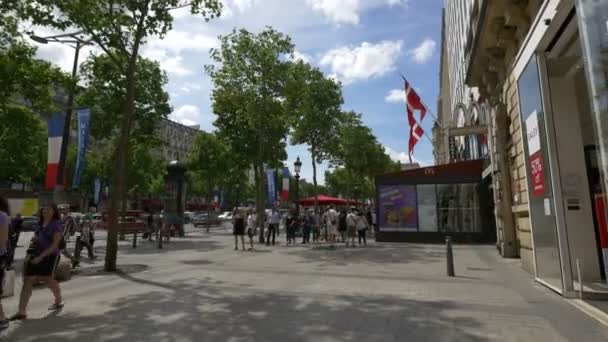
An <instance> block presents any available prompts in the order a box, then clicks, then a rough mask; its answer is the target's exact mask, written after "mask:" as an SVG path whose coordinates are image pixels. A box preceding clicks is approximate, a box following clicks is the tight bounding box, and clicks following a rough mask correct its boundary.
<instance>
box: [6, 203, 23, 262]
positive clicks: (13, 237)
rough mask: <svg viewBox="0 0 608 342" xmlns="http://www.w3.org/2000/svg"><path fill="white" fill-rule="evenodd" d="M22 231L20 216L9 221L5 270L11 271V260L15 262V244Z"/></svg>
mask: <svg viewBox="0 0 608 342" xmlns="http://www.w3.org/2000/svg"><path fill="white" fill-rule="evenodd" d="M22 230H23V218H22V217H21V214H17V215H16V216H15V218H14V219H13V220H12V221H11V224H10V226H9V228H8V246H9V249H8V255H7V260H6V268H7V269H11V268H12V267H13V260H15V250H16V249H17V244H18V243H19V236H20V235H21V231H22Z"/></svg>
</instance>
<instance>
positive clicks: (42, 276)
mask: <svg viewBox="0 0 608 342" xmlns="http://www.w3.org/2000/svg"><path fill="white" fill-rule="evenodd" d="M41 213H42V215H41V217H40V228H39V229H38V231H36V233H35V235H34V237H33V238H32V242H31V244H30V247H29V248H28V251H27V253H28V255H27V257H26V259H25V265H24V270H23V275H24V277H23V287H22V288H21V295H20V297H19V311H18V312H17V313H16V314H15V315H14V316H12V317H11V320H24V319H26V318H27V304H28V303H29V301H30V298H31V297H32V289H33V287H34V284H35V283H36V282H37V281H38V280H42V281H43V282H44V283H46V284H47V286H48V287H49V289H50V290H51V292H52V293H53V296H54V297H55V302H54V303H53V305H51V306H50V307H49V310H50V311H56V310H61V309H62V308H63V306H64V304H63V301H62V298H61V289H60V288H59V283H58V282H57V280H55V278H54V272H55V267H56V266H57V264H58V263H59V253H60V245H61V241H62V238H63V235H62V230H63V229H62V227H61V220H60V217H59V211H58V210H57V206H56V205H52V206H51V207H44V208H42V209H41Z"/></svg>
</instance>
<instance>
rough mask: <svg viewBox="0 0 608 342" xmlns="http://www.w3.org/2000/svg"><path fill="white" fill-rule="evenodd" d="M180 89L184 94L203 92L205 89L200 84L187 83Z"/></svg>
mask: <svg viewBox="0 0 608 342" xmlns="http://www.w3.org/2000/svg"><path fill="white" fill-rule="evenodd" d="M179 89H180V90H181V91H182V92H184V93H191V92H192V91H194V90H201V89H203V87H202V86H201V85H200V84H198V83H193V82H185V83H184V84H183V85H182V86H181V87H180V88H179Z"/></svg>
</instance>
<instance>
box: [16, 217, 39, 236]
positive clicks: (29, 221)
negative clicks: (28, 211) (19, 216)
mask: <svg viewBox="0 0 608 342" xmlns="http://www.w3.org/2000/svg"><path fill="white" fill-rule="evenodd" d="M39 227H40V223H39V220H38V218H37V217H35V216H23V226H22V228H21V229H22V231H24V232H35V231H37V230H38V228H39Z"/></svg>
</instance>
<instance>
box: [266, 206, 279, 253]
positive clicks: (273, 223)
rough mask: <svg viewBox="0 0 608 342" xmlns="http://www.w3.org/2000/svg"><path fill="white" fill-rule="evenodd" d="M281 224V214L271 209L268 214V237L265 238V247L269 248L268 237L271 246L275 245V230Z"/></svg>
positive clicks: (275, 209)
mask: <svg viewBox="0 0 608 342" xmlns="http://www.w3.org/2000/svg"><path fill="white" fill-rule="evenodd" d="M280 223H281V214H279V211H278V210H277V208H272V212H271V213H270V218H269V219H268V236H267V237H266V246H270V237H271V236H272V244H273V245H274V244H275V240H276V238H277V230H278V229H279V224H280Z"/></svg>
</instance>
